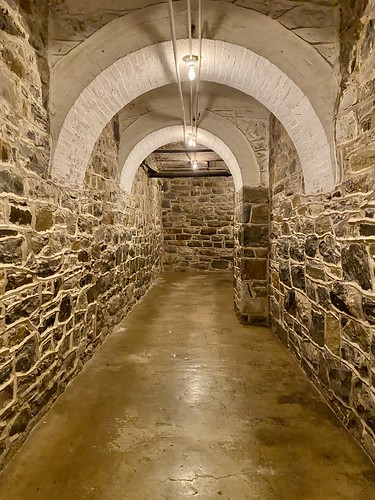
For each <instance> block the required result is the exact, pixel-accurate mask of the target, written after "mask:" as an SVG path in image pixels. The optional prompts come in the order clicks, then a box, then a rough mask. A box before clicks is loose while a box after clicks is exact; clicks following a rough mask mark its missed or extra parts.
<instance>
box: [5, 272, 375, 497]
mask: <svg viewBox="0 0 375 500" xmlns="http://www.w3.org/2000/svg"><path fill="white" fill-rule="evenodd" d="M232 293H233V289H232V277H231V276H230V275H227V274H221V273H220V274H210V275H208V274H189V273H181V274H177V273H170V274H165V275H163V278H162V279H160V280H159V281H158V283H157V284H156V285H154V287H153V288H152V289H151V290H150V292H149V293H148V294H147V295H146V297H145V298H144V299H143V300H142V301H141V303H140V304H139V305H138V306H136V308H135V309H134V310H133V311H132V312H131V314H130V315H129V316H128V318H127V319H126V320H125V321H123V322H122V323H121V325H120V326H119V327H118V328H117V330H116V332H115V333H114V334H113V335H112V336H111V337H110V338H109V339H107V341H106V342H105V343H104V345H103V346H102V347H101V348H100V349H99V351H98V352H97V353H96V354H95V356H94V358H93V359H92V360H91V361H90V362H89V363H88V364H87V365H86V366H85V368H84V369H83V371H82V372H81V373H80V374H79V376H78V377H77V378H76V379H75V380H74V381H73V382H72V383H71V384H70V385H69V386H68V388H67V390H66V392H65V393H64V394H63V395H62V396H61V397H60V398H59V399H58V400H57V402H56V403H55V404H54V406H53V407H52V409H51V410H50V412H49V413H48V414H47V415H46V416H45V418H43V419H42V420H41V422H40V424H39V425H38V426H37V427H36V428H35V430H34V431H33V432H32V434H31V435H30V437H29V438H28V440H27V441H26V443H25V444H24V446H23V448H22V449H21V451H20V452H19V453H18V455H17V456H16V457H15V459H14V460H13V461H12V462H11V463H10V464H9V466H8V467H7V468H6V469H5V471H4V473H3V475H2V476H1V478H0V498H1V500H21V499H22V500H34V499H38V500H78V499H92V500H120V499H121V500H124V499H125V500H141V499H147V500H158V499H170V500H176V499H179V498H185V497H187V498H189V497H194V498H201V499H204V500H208V499H215V498H217V499H221V498H222V499H231V500H242V499H246V500H252V499H277V500H284V499H285V500H293V499H296V500H303V499H309V500H314V499H316V500H328V499H329V500H332V499H336V498H337V499H340V500H342V499H352V500H353V499H355V500H356V499H366V500H368V499H370V498H374V491H375V473H374V468H373V465H372V464H371V462H370V461H369V459H368V458H367V456H366V455H365V454H364V453H363V452H362V451H361V449H360V448H359V447H358V446H357V444H356V443H355V442H354V441H353V439H352V438H351V436H350V435H349V434H348V433H347V432H346V430H345V429H344V428H343V427H342V426H341V425H340V423H339V422H338V421H337V420H336V418H335V417H334V415H333V414H332V413H331V411H330V410H329V408H328V407H327V406H326V405H325V403H324V402H322V400H321V398H320V396H319V395H318V393H317V392H316V391H315V390H314V388H313V387H312V386H311V384H310V383H309V381H308V380H307V379H306V377H305V375H304V374H303V373H302V371H301V369H300V368H299V367H298V366H297V364H296V363H295V361H294V360H293V359H292V357H291V355H290V354H289V353H288V352H287V351H286V350H284V348H283V347H282V346H281V345H280V344H279V342H278V340H277V339H276V338H275V337H274V336H273V335H272V334H271V332H270V331H269V329H267V328H253V327H246V326H241V325H239V324H238V323H237V320H236V318H235V315H234V313H233V302H232Z"/></svg>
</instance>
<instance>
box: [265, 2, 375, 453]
mask: <svg viewBox="0 0 375 500" xmlns="http://www.w3.org/2000/svg"><path fill="white" fill-rule="evenodd" d="M373 14H374V11H373V10H372V18H371V16H370V15H366V14H364V15H363V17H362V23H363V24H362V30H361V32H360V33H359V38H358V41H357V42H356V44H355V47H354V50H353V56H352V57H353V58H354V61H355V62H354V63H353V61H351V62H350V73H351V74H350V76H349V77H347V79H346V81H345V82H344V85H343V87H344V89H343V92H342V96H341V100H340V106H339V113H338V118H337V133H336V135H337V146H338V158H339V165H340V167H341V170H342V183H341V184H340V185H339V186H338V187H337V189H336V190H335V191H334V192H332V193H330V194H328V195H323V194H321V195H316V196H305V195H303V178H302V174H301V167H300V163H299V160H298V157H297V154H296V152H295V149H294V147H293V145H292V143H291V141H290V139H289V138H288V136H287V134H286V133H285V131H284V130H283V128H282V127H281V125H280V124H279V123H278V122H277V120H276V119H272V120H271V131H270V136H271V151H270V175H271V181H272V184H271V185H272V205H271V206H272V211H271V252H270V267H271V280H270V307H271V323H272V327H273V329H274V330H275V331H276V332H277V334H278V335H279V336H280V338H281V339H282V340H283V342H284V343H285V344H286V345H288V347H289V348H290V349H291V350H292V352H293V353H294V354H295V356H296V357H297V359H298V360H299V361H300V363H301V364H302V366H303V368H304V369H305V371H306V372H307V373H308V375H309V376H310V377H311V378H312V380H313V381H314V382H315V383H316V384H317V385H318V386H319V387H320V389H321V391H322V392H323V393H324V395H325V396H326V397H327V399H328V400H329V402H330V404H331V405H332V407H333V408H334V409H335V411H336V413H337V415H338V416H339V417H340V418H341V420H342V421H343V422H344V423H345V425H346V426H347V427H348V428H349V429H350V431H351V432H352V433H353V434H354V435H355V437H356V438H357V439H358V440H359V441H360V442H361V444H362V445H363V447H364V448H365V449H366V450H367V452H368V453H369V454H370V456H372V457H373V458H375V388H374V380H375V349H374V346H375V328H374V325H375V276H374V269H375V191H374V188H375V168H374V160H375V153H374V146H375V136H374V102H375V101H374V96H375V84H374V82H375V80H374V73H373V68H374V63H375V56H374V52H373V51H372V50H370V47H373V46H374V36H375V35H374V29H373V27H374V24H373V23H374V19H373Z"/></svg>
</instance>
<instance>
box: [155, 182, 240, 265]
mask: <svg viewBox="0 0 375 500" xmlns="http://www.w3.org/2000/svg"><path fill="white" fill-rule="evenodd" d="M162 207H163V227H164V266H165V268H166V269H173V270H176V271H185V270H188V269H190V270H210V271H218V270H222V269H232V268H233V211H234V186H233V181H232V178H231V177H216V178H212V177H211V178H209V177H205V178H183V179H179V178H177V179H165V180H163V181H162Z"/></svg>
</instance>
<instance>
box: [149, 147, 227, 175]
mask: <svg viewBox="0 0 375 500" xmlns="http://www.w3.org/2000/svg"><path fill="white" fill-rule="evenodd" d="M144 165H145V166H146V167H147V169H148V172H149V175H150V177H202V176H204V177H213V176H216V177H217V176H225V177H229V176H230V175H231V174H230V171H229V169H228V167H227V165H226V164H225V162H224V161H223V160H222V158H221V157H220V156H219V155H218V154H216V153H215V151H212V149H209V148H207V147H205V146H203V145H201V144H197V145H196V147H194V148H190V147H187V146H186V144H185V143H184V142H174V143H171V144H166V145H165V146H163V147H162V148H159V149H157V150H155V151H154V152H153V153H152V154H151V155H149V156H148V157H147V158H146V160H145V161H144Z"/></svg>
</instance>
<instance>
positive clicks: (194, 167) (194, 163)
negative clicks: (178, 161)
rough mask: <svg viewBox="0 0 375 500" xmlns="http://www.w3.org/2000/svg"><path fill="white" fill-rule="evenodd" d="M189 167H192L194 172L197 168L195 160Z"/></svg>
mask: <svg viewBox="0 0 375 500" xmlns="http://www.w3.org/2000/svg"><path fill="white" fill-rule="evenodd" d="M191 166H192V167H193V169H194V170H196V169H197V168H198V162H197V160H196V158H194V160H193V161H192V162H191Z"/></svg>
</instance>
